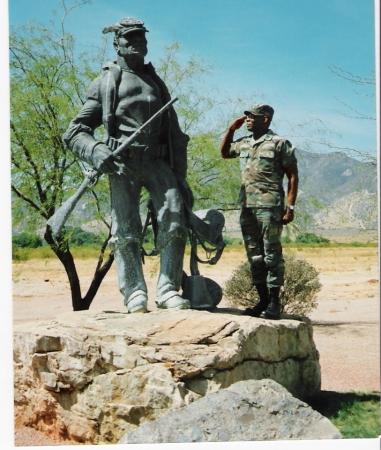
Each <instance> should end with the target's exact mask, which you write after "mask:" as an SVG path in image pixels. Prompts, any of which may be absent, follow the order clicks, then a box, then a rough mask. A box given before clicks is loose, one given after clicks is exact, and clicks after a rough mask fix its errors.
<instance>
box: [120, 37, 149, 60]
mask: <svg viewBox="0 0 381 450" xmlns="http://www.w3.org/2000/svg"><path fill="white" fill-rule="evenodd" d="M118 44H119V50H118V53H119V55H120V56H123V57H128V56H129V55H137V56H140V57H142V58H144V57H145V56H146V54H147V53H148V49H147V39H146V36H145V32H144V31H131V32H130V33H127V34H125V35H124V36H122V37H120V38H119V40H118Z"/></svg>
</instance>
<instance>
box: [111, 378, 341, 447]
mask: <svg viewBox="0 0 381 450" xmlns="http://www.w3.org/2000/svg"><path fill="white" fill-rule="evenodd" d="M340 438H341V434H340V432H339V431H338V430H337V428H336V427H335V426H334V425H333V424H332V423H331V422H330V421H329V420H328V419H327V418H326V417H324V416H322V415H321V414H320V413H318V412H317V411H314V410H313V409H311V408H310V407H309V406H308V405H307V404H306V403H304V402H302V401H300V400H298V399H296V398H295V397H293V396H292V395H291V394H290V393H289V392H288V391H287V390H286V389H285V388H284V387H282V386H281V385H280V384H278V383H276V382H275V381H273V380H249V381H239V382H238V383H235V384H233V385H232V386H231V387H229V388H227V389H221V390H220V391H218V392H215V393H213V394H210V395H208V396H206V397H204V398H202V399H200V400H197V401H195V402H194V403H192V404H191V405H189V406H186V407H185V408H182V409H180V410H179V411H172V412H169V413H168V414H166V415H165V416H163V417H161V418H160V419H158V420H155V421H154V422H146V423H144V424H143V425H142V426H141V427H140V428H138V429H137V430H135V431H132V432H131V433H128V434H126V435H125V436H123V438H122V439H121V440H120V441H119V444H158V443H173V442H181V443H185V442H221V441H222V442H230V441H268V440H278V439H281V440H284V439H309V440H312V439H313V440H315V439H340Z"/></svg>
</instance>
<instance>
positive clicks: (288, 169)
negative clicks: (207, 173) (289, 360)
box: [221, 104, 298, 319]
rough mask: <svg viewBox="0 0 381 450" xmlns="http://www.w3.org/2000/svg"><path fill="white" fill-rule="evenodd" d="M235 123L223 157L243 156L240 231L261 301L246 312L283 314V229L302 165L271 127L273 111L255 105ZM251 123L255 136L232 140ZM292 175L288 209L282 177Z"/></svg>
mask: <svg viewBox="0 0 381 450" xmlns="http://www.w3.org/2000/svg"><path fill="white" fill-rule="evenodd" d="M244 114H245V115H244V116H242V117H240V118H239V119H236V120H235V121H233V122H232V123H231V124H230V126H229V128H228V131H227V132H226V134H225V136H224V138H223V140H222V142H221V155H222V157H223V158H236V157H239V158H240V164H241V170H242V187H241V191H240V195H239V203H240V205H241V206H242V212H241V217H240V224H241V230H242V235H243V240H244V243H245V248H246V253H247V258H248V260H249V263H250V267H251V274H252V281H253V285H254V286H255V287H256V289H257V292H258V295H259V303H258V304H257V305H256V306H255V307H254V308H247V309H246V310H245V312H244V314H246V315H249V316H253V317H262V318H265V319H279V318H280V303H279V293H280V288H281V286H283V284H284V261H283V257H282V245H281V241H280V238H281V233H282V227H283V225H286V224H288V223H290V222H291V221H292V220H293V219H294V205H295V201H296V196H297V191H298V167H297V160H296V157H295V154H294V153H295V150H294V147H293V146H292V145H291V143H290V142H289V141H288V140H286V139H284V138H281V137H280V136H278V135H276V134H275V133H274V132H273V131H272V130H271V129H270V128H269V127H270V124H271V120H272V118H273V115H274V109H273V108H272V107H271V106H269V105H264V104H255V105H254V106H253V107H252V108H251V109H250V110H249V111H244ZM245 121H246V128H247V130H248V131H250V132H251V133H252V134H251V135H249V136H246V137H243V138H241V139H238V140H237V141H235V142H233V137H234V132H235V131H236V130H238V129H239V128H241V126H242V125H243V123H244V122H245ZM285 174H286V176H287V178H288V193H287V202H286V208H285V207H284V197H285V193H284V190H283V178H284V175H285Z"/></svg>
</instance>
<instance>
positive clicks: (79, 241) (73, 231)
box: [65, 227, 103, 247]
mask: <svg viewBox="0 0 381 450" xmlns="http://www.w3.org/2000/svg"><path fill="white" fill-rule="evenodd" d="M65 233H66V236H67V238H68V240H69V244H70V245H73V246H77V247H81V246H83V245H92V244H101V243H102V242H103V239H102V237H101V236H98V235H97V234H94V233H90V232H89V231H84V230H82V228H79V227H75V228H74V227H65Z"/></svg>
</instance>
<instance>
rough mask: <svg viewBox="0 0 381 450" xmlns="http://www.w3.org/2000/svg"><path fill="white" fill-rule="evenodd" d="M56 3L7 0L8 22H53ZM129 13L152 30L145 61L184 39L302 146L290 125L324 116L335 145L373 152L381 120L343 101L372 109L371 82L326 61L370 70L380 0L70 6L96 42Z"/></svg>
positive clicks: (111, 0)
mask: <svg viewBox="0 0 381 450" xmlns="http://www.w3.org/2000/svg"><path fill="white" fill-rule="evenodd" d="M68 1H70V0H68ZM58 5H59V2H58V1H57V0H10V1H9V17H10V25H16V24H20V23H26V22H27V21H28V20H29V19H31V18H34V19H38V20H40V21H47V20H49V19H50V18H51V17H52V14H51V12H52V10H54V9H57V8H58ZM126 16H132V17H136V18H139V19H141V20H143V21H144V22H145V24H146V26H147V28H148V29H149V30H150V32H149V34H148V40H149V54H148V57H147V60H151V61H152V62H153V63H154V64H155V61H157V60H158V59H159V57H160V56H162V54H163V52H162V49H163V47H164V46H165V45H169V44H170V43H172V42H173V41H174V40H177V41H179V42H180V44H181V48H182V51H183V54H184V58H186V57H187V56H189V55H190V54H196V55H197V56H198V57H200V58H205V59H206V60H207V61H208V62H210V63H211V64H213V65H214V72H213V78H212V79H211V80H209V82H210V83H211V84H212V85H213V87H216V88H217V89H218V91H219V94H218V95H220V96H222V97H224V96H227V95H230V96H235V95H236V96H240V97H246V96H247V103H248V105H250V104H252V103H253V102H255V101H261V102H267V103H270V104H271V105H272V106H273V107H274V108H275V117H274V122H273V128H274V129H276V131H278V132H279V133H280V134H284V135H288V136H289V138H290V140H291V141H292V142H293V143H295V144H296V145H299V146H302V142H303V141H302V140H301V138H299V137H298V136H297V135H296V133H295V132H292V130H291V128H292V127H293V126H295V125H299V124H301V123H304V122H305V121H310V120H314V119H317V118H318V119H321V120H322V121H323V123H324V125H325V126H326V127H328V128H329V129H330V130H332V131H334V135H332V136H330V140H331V141H332V143H333V144H334V145H337V146H339V147H351V148H352V147H354V148H356V149H358V150H363V151H366V152H375V147H376V134H375V133H376V132H375V129H376V124H375V122H373V121H365V120H354V119H351V118H349V117H347V116H348V115H352V113H351V111H350V110H349V109H348V108H346V107H345V106H344V105H343V102H344V103H347V104H349V105H350V106H351V107H352V108H354V109H357V110H358V111H360V112H361V113H363V114H366V115H369V116H373V117H375V98H374V97H372V96H371V94H372V92H373V89H372V88H368V89H366V90H365V89H361V88H357V87H356V86H354V85H353V84H351V83H349V82H346V81H344V80H343V79H342V78H340V77H338V76H336V75H334V74H333V73H332V72H331V71H330V70H329V66H331V67H332V66H336V67H339V68H340V69H342V70H344V71H347V72H350V73H352V74H354V75H358V76H360V77H370V76H372V74H373V72H374V64H375V63H374V51H375V50H374V2H373V0H319V1H313V0H287V1H284V0H267V1H265V2H264V1H260V0H247V1H246V2H245V3H240V4H238V2H235V1H233V0H192V1H185V0H182V1H181V0H139V1H131V0H126V1H120V0H117V1H116V0H107V1H106V0H93V2H92V5H89V6H85V7H83V8H79V9H77V10H76V11H75V12H74V13H73V14H72V15H71V17H70V18H69V20H68V22H67V28H68V30H69V31H70V32H71V33H73V34H74V36H75V37H76V38H77V41H78V42H81V43H83V44H84V45H86V44H89V43H96V42H97V41H98V39H99V38H100V36H101V30H102V28H103V27H105V26H108V25H111V24H113V23H115V22H117V21H118V20H119V19H120V18H122V17H126ZM58 17H60V16H58ZM313 123H315V122H313ZM314 126H315V125H314ZM314 126H313V127H314ZM313 127H312V128H313ZM312 128H310V129H309V130H310V131H311V130H312ZM317 150H318V151H326V150H329V149H327V148H322V147H320V148H317Z"/></svg>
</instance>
